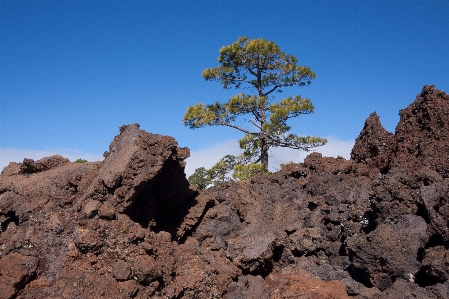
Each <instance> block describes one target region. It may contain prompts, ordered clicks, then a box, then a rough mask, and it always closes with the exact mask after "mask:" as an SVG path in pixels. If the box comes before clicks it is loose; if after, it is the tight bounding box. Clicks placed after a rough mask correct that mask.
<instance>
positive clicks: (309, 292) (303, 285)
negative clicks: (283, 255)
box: [265, 271, 349, 299]
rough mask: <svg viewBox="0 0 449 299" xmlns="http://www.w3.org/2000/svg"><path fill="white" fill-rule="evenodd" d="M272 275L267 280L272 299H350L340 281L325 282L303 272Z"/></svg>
mask: <svg viewBox="0 0 449 299" xmlns="http://www.w3.org/2000/svg"><path fill="white" fill-rule="evenodd" d="M285 272H287V273H285V274H284V273H282V274H279V273H271V274H270V275H268V277H267V278H266V279H265V281H266V284H267V290H268V293H269V294H270V297H269V298H270V299H283V298H298V299H340V298H341V299H343V298H345V299H346V298H349V296H348V295H347V293H346V289H345V286H344V284H343V283H341V282H340V281H335V280H334V281H329V282H326V281H323V280H321V279H319V278H318V277H316V276H314V275H312V274H310V273H307V272H306V271H301V272H300V273H297V272H296V273H288V271H285Z"/></svg>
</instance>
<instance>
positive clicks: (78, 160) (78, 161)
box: [73, 158, 87, 163]
mask: <svg viewBox="0 0 449 299" xmlns="http://www.w3.org/2000/svg"><path fill="white" fill-rule="evenodd" d="M86 162H87V160H84V159H81V158H79V159H76V160H75V161H73V163H86Z"/></svg>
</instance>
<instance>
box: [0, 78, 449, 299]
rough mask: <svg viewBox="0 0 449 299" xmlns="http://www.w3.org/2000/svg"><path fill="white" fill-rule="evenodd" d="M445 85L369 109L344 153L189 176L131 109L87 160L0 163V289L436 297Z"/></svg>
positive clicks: (443, 205) (171, 148) (5, 293)
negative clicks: (390, 120) (247, 173)
mask: <svg viewBox="0 0 449 299" xmlns="http://www.w3.org/2000/svg"><path fill="white" fill-rule="evenodd" d="M448 112H449V100H448V96H447V95H446V94H445V93H444V92H442V91H439V90H436V89H435V88H434V87H433V86H425V87H424V88H423V91H422V93H421V94H420V95H418V97H417V98H416V100H415V102H414V103H412V104H411V105H410V106H409V107H408V108H406V109H404V110H402V111H401V121H400V123H399V124H398V126H397V128H396V133H395V134H391V133H389V132H387V131H386V130H385V129H384V128H383V127H382V125H381V124H380V120H379V117H378V116H377V115H376V114H375V113H374V114H371V116H370V117H368V119H367V120H366V122H365V126H364V127H363V130H362V132H361V133H360V136H359V137H358V138H357V140H356V144H355V146H354V148H353V150H352V153H351V160H346V159H344V158H341V157H338V158H329V157H323V156H322V155H321V154H318V153H312V154H310V155H309V156H307V158H306V159H305V160H304V163H300V164H289V165H286V166H285V167H284V168H283V169H282V170H281V171H279V172H277V173H273V174H264V175H256V176H253V177H252V178H250V179H247V180H244V181H242V182H225V183H223V184H222V185H221V186H219V187H213V188H210V189H207V190H203V191H200V192H198V191H196V189H194V188H190V186H189V184H188V181H187V180H186V178H185V175H184V166H185V162H184V159H186V158H187V157H188V155H189V150H188V149H186V148H180V147H178V144H177V142H176V141H175V140H174V139H173V138H171V137H167V136H160V135H155V134H150V133H147V132H144V131H142V130H140V129H139V126H138V125H137V124H135V125H127V126H123V127H121V128H120V134H119V135H118V136H116V137H115V138H114V140H113V141H112V143H111V145H110V148H109V151H108V152H107V153H106V155H105V157H106V158H105V159H104V161H102V162H95V163H69V162H68V160H67V159H65V158H63V157H60V156H53V157H49V158H43V159H41V160H38V161H33V160H31V159H25V160H24V162H23V163H10V165H9V166H7V167H5V169H4V170H3V172H2V174H1V175H0V227H1V230H0V298H8V299H9V298H170V299H180V298H228V299H235V298H246V299H250V298H266V299H273V298H348V297H354V298H358V299H361V298H372V299H374V298H376V299H378V298H449V202H448V201H449V177H448V173H449V162H448V153H449V148H448V144H447V138H448V137H449V136H447V135H448V134H449V133H448V132H449V130H448V129H449V128H448V127H447V126H448V123H449V113H448Z"/></svg>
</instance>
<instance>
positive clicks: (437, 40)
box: [0, 0, 449, 175]
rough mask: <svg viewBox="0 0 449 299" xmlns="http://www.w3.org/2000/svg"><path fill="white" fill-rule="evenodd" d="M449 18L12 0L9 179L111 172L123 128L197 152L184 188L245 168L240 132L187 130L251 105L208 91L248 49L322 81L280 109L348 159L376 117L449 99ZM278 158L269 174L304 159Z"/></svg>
mask: <svg viewBox="0 0 449 299" xmlns="http://www.w3.org/2000/svg"><path fill="white" fill-rule="evenodd" d="M447 12H449V2H448V1H444V0H436V1H432V2H426V1H418V0H416V1H414V0H412V1H407V2H405V1H404V2H399V1H397V2H392V1H382V0H381V1H364V2H355V1H330V0H324V1H319V2H313V1H297V2H291V1H262V2H260V1H255V0H248V1H243V2H233V1H230V0H229V1H204V2H182V1H171V2H162V1H135V2H126V3H124V2H121V1H108V2H84V1H70V0H69V1H64V2H60V1H55V0H49V1H28V0H22V1H11V0H3V1H1V2H0V47H1V54H0V66H1V71H0V90H1V92H0V168H1V169H3V167H4V166H6V165H7V164H8V163H9V162H22V160H23V158H32V159H35V160H36V159H40V158H42V157H44V156H48V155H50V154H61V155H62V156H65V157H67V158H69V159H70V160H72V161H73V160H76V159H78V158H83V159H86V160H89V161H90V160H92V159H98V160H102V159H103V157H102V155H103V152H104V151H106V150H108V146H109V143H110V142H111V141H112V139H113V138H114V136H116V135H117V134H118V133H119V131H118V128H119V126H121V125H124V124H131V123H139V124H140V125H141V129H143V130H145V131H147V132H150V133H155V134H161V135H167V136H172V137H174V138H175V139H176V140H177V141H178V143H179V146H181V147H189V148H190V150H191V157H190V158H188V160H187V168H186V172H187V175H189V173H193V170H194V169H195V168H197V167H200V166H204V167H206V168H207V167H210V166H211V165H213V164H215V163H216V162H217V161H218V159H219V158H220V155H221V156H223V155H225V154H228V153H234V154H237V153H238V144H237V140H238V139H240V138H242V137H243V135H242V134H240V133H239V132H237V131H235V130H233V129H230V128H223V127H209V128H204V129H198V130H190V129H188V128H186V127H185V126H184V125H183V122H182V118H183V115H184V112H185V110H186V109H187V107H188V106H191V105H195V104H196V103H198V102H203V103H206V104H210V103H214V102H215V101H219V102H222V103H223V102H226V101H228V100H229V98H230V97H231V96H233V95H235V94H238V93H240V92H242V90H236V89H231V90H225V89H223V88H222V87H221V85H220V84H219V83H217V82H205V81H204V79H203V78H201V72H202V71H203V70H204V69H205V68H209V67H215V66H217V65H218V63H217V57H218V54H219V53H218V51H219V49H220V47H222V46H224V45H229V44H231V43H233V42H235V41H236V40H237V38H238V37H240V36H248V37H250V38H264V39H266V40H272V41H274V42H275V43H276V44H277V45H279V46H280V48H281V50H282V51H284V52H286V53H288V54H292V55H294V56H296V57H297V58H298V65H305V66H308V67H310V68H311V69H312V71H314V72H315V73H316V74H317V78H316V79H314V80H313V81H312V83H311V84H310V86H306V87H300V88H299V87H295V88H287V89H285V91H284V92H283V93H281V94H276V95H275V96H276V98H275V101H279V100H281V99H283V98H284V97H288V96H292V95H297V94H299V95H301V96H303V97H307V98H310V99H311V100H312V102H313V104H314V106H315V113H314V114H311V115H304V116H300V117H298V118H297V119H294V120H292V121H291V126H292V130H291V131H292V132H293V133H296V134H299V135H312V136H319V137H323V138H328V139H329V140H330V141H332V142H329V144H328V145H326V146H325V147H323V148H316V151H317V152H320V151H322V152H323V154H324V155H328V156H337V155H340V156H343V157H345V158H349V153H350V150H351V148H352V146H353V144H354V141H355V138H356V137H357V136H358V134H359V133H360V131H361V130H362V128H363V124H364V121H365V119H366V118H367V117H368V116H369V115H370V114H371V113H372V112H376V113H377V114H378V115H379V117H380V120H381V123H382V125H383V126H384V128H385V129H386V130H387V131H389V132H394V129H395V127H396V124H397V123H398V121H399V116H398V112H399V110H400V109H404V108H406V107H407V106H408V105H409V104H410V103H412V102H413V101H414V99H415V97H416V95H417V94H419V93H420V92H421V89H422V87H423V86H424V85H435V88H437V89H440V90H443V91H445V92H446V93H447V92H449V60H448V59H447V53H449V38H448V37H449V18H448V17H447ZM260 16H267V17H265V18H261V17H260ZM245 91H246V90H245ZM242 123H243V120H242ZM274 153H275V156H274V157H273V158H271V162H272V164H271V166H270V168H271V169H272V170H273V169H276V167H279V164H281V163H286V162H289V161H294V162H300V161H302V159H303V158H304V157H305V155H307V153H304V152H298V151H294V150H290V151H288V150H284V149H281V150H275V152H274Z"/></svg>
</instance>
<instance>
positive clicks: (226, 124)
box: [217, 121, 258, 135]
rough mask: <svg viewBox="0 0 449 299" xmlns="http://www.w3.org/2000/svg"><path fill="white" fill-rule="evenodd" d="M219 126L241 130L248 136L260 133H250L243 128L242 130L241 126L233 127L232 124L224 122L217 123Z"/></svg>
mask: <svg viewBox="0 0 449 299" xmlns="http://www.w3.org/2000/svg"><path fill="white" fill-rule="evenodd" d="M217 124H218V125H221V126H228V127H231V128H234V129H237V130H240V131H242V132H243V133H246V134H251V135H258V133H254V132H250V131H248V130H245V129H243V128H240V127H239V126H236V125H233V124H230V123H226V122H222V121H217Z"/></svg>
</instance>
